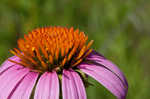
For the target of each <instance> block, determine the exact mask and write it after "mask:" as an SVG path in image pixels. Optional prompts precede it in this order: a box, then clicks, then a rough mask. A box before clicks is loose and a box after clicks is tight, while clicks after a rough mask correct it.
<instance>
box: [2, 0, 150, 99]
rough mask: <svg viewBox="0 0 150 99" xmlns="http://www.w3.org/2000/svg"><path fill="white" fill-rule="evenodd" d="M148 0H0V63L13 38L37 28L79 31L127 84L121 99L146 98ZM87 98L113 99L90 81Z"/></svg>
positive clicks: (149, 43)
mask: <svg viewBox="0 0 150 99" xmlns="http://www.w3.org/2000/svg"><path fill="white" fill-rule="evenodd" d="M149 5H150V1H149V0H13V1H12V0H0V63H2V62H3V61H4V60H5V59H7V58H8V57H10V56H11V54H10V53H9V50H10V49H12V48H14V47H16V46H17V39H18V38H19V37H22V36H23V34H24V33H27V32H29V31H31V30H32V29H34V28H37V27H44V26H66V27H71V26H73V27H75V28H79V29H80V30H82V31H85V33H86V34H87V35H89V39H93V40H94V44H93V48H94V49H95V50H97V51H98V52H100V53H102V54H103V55H104V56H106V57H107V58H108V59H110V60H112V61H113V62H114V63H115V64H117V65H118V67H119V68H120V69H121V70H122V71H123V72H124V74H125V75H126V77H127V79H128V83H129V92H128V96H127V99H149V97H150V94H149V90H150V77H149V75H150V67H149V65H150V18H149V17H150V6H149ZM90 82H92V83H93V84H94V86H90V87H89V88H87V95H88V99H115V97H114V96H113V95H112V94H111V93H110V92H109V91H107V90H106V89H105V88H104V87H103V86H102V85H100V84H99V83H97V82H96V81H95V80H93V79H91V78H90Z"/></svg>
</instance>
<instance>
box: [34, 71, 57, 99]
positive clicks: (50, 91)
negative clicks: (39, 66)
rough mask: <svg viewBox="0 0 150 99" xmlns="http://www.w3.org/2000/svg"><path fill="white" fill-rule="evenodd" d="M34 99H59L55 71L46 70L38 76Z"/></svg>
mask: <svg viewBox="0 0 150 99" xmlns="http://www.w3.org/2000/svg"><path fill="white" fill-rule="evenodd" d="M34 99H59V80H58V76H57V74H56V72H46V73H44V74H43V75H42V76H41V77H40V79H39V81H38V83H37V86H36V89H35V95H34Z"/></svg>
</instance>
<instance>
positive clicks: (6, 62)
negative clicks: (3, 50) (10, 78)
mask: <svg viewBox="0 0 150 99" xmlns="http://www.w3.org/2000/svg"><path fill="white" fill-rule="evenodd" d="M9 59H11V60H14V61H16V62H19V61H20V58H19V57H17V56H12V57H10V58H9ZM14 65H16V64H15V63H13V62H10V61H8V60H6V61H5V62H4V63H3V64H2V65H1V67H0V75H1V73H2V72H3V71H5V70H6V69H8V68H9V67H11V66H14Z"/></svg>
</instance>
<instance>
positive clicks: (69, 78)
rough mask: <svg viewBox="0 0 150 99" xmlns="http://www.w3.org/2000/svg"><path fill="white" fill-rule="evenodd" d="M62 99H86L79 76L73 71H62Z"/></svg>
mask: <svg viewBox="0 0 150 99" xmlns="http://www.w3.org/2000/svg"><path fill="white" fill-rule="evenodd" d="M62 93H63V99H86V92H85V87H84V85H83V82H82V80H81V78H80V76H79V75H78V74H77V73H76V72H74V71H73V70H63V75H62Z"/></svg>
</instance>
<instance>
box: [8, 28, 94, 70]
mask: <svg viewBox="0 0 150 99" xmlns="http://www.w3.org/2000/svg"><path fill="white" fill-rule="evenodd" d="M87 40H88V37H87V36H86V35H85V34H84V32H79V30H78V29H76V30H74V29H73V28H70V29H68V28H65V27H44V28H38V29H35V30H33V31H32V32H30V33H29V34H28V35H24V39H19V40H18V49H17V48H14V50H11V53H13V54H14V55H16V56H18V57H19V58H20V59H21V61H20V62H19V63H17V62H15V61H12V60H10V61H12V62H15V63H17V64H20V65H23V66H25V67H29V68H31V70H34V71H37V72H44V71H52V70H56V71H58V70H60V69H63V68H66V69H68V68H73V67H75V66H77V65H78V64H79V63H80V62H82V61H83V59H84V58H85V57H86V56H87V55H88V54H89V53H90V52H91V51H92V50H91V49H89V48H90V46H91V45H92V43H93V40H92V41H90V42H89V43H88V44H86V42H87Z"/></svg>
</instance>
